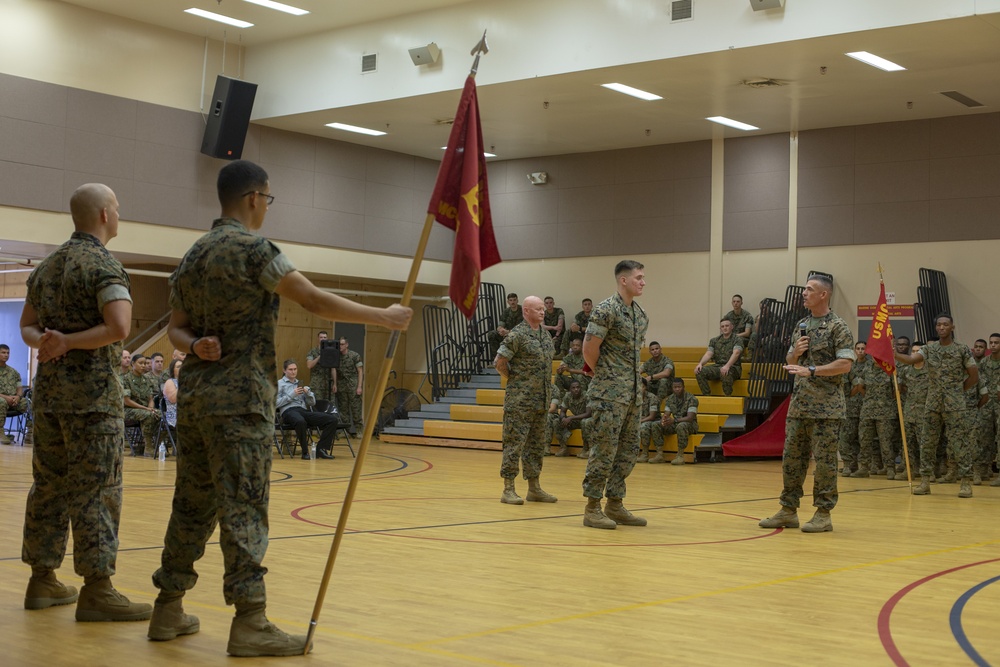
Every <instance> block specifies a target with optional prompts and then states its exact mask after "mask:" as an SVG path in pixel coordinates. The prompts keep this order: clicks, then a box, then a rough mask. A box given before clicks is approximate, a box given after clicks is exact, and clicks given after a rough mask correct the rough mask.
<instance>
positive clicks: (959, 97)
mask: <svg viewBox="0 0 1000 667" xmlns="http://www.w3.org/2000/svg"><path fill="white" fill-rule="evenodd" d="M941 94H942V95H944V96H945V97H948V98H951V99H953V100H955V101H956V102H958V103H959V104H964V105H965V106H967V107H969V108H970V109H978V108H980V107H984V106H986V105H985V104H983V103H982V102H977V101H976V100H974V99H972V98H971V97H966V96H965V95H963V94H962V93H960V92H958V91H957V90H946V91H944V92H942V93H941Z"/></svg>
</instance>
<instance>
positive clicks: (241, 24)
mask: <svg viewBox="0 0 1000 667" xmlns="http://www.w3.org/2000/svg"><path fill="white" fill-rule="evenodd" d="M184 11H185V12H187V13H188V14H194V15H195V16H200V17H201V18H203V19H208V20H210V21H218V22H219V23H225V24H227V25H234V26H236V27H237V28H252V27H253V23H250V22H249V21H241V20H239V19H234V18H230V17H228V16H223V15H222V14H216V13H214V12H206V11H205V10H204V9H198V8H196V7H191V8H190V9H185V10H184Z"/></svg>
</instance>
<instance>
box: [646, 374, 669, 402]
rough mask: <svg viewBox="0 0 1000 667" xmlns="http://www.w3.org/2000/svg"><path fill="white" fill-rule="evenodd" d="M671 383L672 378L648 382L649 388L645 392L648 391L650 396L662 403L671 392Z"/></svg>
mask: <svg viewBox="0 0 1000 667" xmlns="http://www.w3.org/2000/svg"><path fill="white" fill-rule="evenodd" d="M673 382H674V380H673V378H660V379H659V380H650V381H649V388H648V389H647V390H646V391H648V392H649V394H650V395H655V396H656V400H657V402H659V403H662V402H663V399H665V398H666V397H667V396H669V395H670V393H671V391H672V390H673Z"/></svg>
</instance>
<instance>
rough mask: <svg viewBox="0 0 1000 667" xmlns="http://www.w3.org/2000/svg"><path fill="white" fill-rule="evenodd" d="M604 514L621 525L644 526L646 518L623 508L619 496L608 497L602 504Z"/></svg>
mask: <svg viewBox="0 0 1000 667" xmlns="http://www.w3.org/2000/svg"><path fill="white" fill-rule="evenodd" d="M604 516H606V517H608V518H609V519H611V520H612V521H614V522H615V523H617V524H620V525H622V526H645V525H646V520H645V519H644V518H642V517H641V516H636V515H634V514H632V513H631V512H629V511H628V510H627V509H625V506H624V505H622V499H621V498H608V502H607V503H605V505H604Z"/></svg>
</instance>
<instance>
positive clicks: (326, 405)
mask: <svg viewBox="0 0 1000 667" xmlns="http://www.w3.org/2000/svg"><path fill="white" fill-rule="evenodd" d="M313 411H315V412H328V413H330V414H332V415H337V430H336V432H335V435H334V438H333V444H334V445H336V444H337V440H338V439H339V437H340V436H339V434H340V433H341V432H342V433H343V434H344V439H345V440H346V441H347V448H348V449H349V450H351V456H352V457H355V454H354V447H353V446H352V445H351V434H350V433H348V428H349V427H350V424H349V423H345V422H344V421H343V420H342V419H341V418H340V412H339V411H338V410H337V404H336V403H333V402H331V401H326V400H320V401H316V405H315V406H313ZM315 430H316V431H317V433H316V436H317V437H319V429H315Z"/></svg>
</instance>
